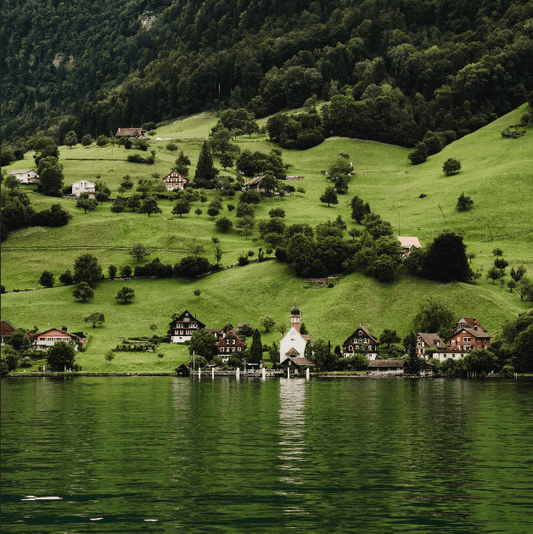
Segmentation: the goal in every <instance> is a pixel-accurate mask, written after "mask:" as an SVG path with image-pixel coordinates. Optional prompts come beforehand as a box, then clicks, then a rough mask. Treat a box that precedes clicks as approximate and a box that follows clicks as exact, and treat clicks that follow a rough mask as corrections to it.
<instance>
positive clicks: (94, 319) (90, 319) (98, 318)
mask: <svg viewBox="0 0 533 534" xmlns="http://www.w3.org/2000/svg"><path fill="white" fill-rule="evenodd" d="M83 320H84V321H85V322H86V323H91V324H92V325H93V328H96V325H98V326H100V325H102V324H104V323H105V317H104V314H103V313H102V312H92V313H91V314H90V315H86V316H85V317H84V318H83Z"/></svg>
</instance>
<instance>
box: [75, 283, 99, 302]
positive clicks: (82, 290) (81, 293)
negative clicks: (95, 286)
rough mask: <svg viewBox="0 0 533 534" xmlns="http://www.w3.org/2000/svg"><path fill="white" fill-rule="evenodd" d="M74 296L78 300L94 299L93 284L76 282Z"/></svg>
mask: <svg viewBox="0 0 533 534" xmlns="http://www.w3.org/2000/svg"><path fill="white" fill-rule="evenodd" d="M72 296H73V297H74V298H75V299H76V300H81V301H82V302H86V301H87V300H92V299H93V298H94V291H93V290H92V289H91V286H90V285H89V284H88V283H87V282H80V283H78V284H76V287H75V288H74V291H73V292H72Z"/></svg>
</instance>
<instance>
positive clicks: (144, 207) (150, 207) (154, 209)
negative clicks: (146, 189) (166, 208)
mask: <svg viewBox="0 0 533 534" xmlns="http://www.w3.org/2000/svg"><path fill="white" fill-rule="evenodd" d="M138 213H147V214H148V217H150V215H151V214H152V213H162V211H161V208H160V207H159V206H158V204H157V199H156V198H155V197H148V198H145V199H144V200H143V201H142V204H141V207H140V208H139V210H138Z"/></svg>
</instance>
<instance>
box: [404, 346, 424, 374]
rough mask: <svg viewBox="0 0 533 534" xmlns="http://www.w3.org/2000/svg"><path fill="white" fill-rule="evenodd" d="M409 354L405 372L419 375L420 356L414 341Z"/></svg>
mask: <svg viewBox="0 0 533 534" xmlns="http://www.w3.org/2000/svg"><path fill="white" fill-rule="evenodd" d="M408 354H409V355H408V356H407V360H405V366H404V373H405V374H406V375H417V374H418V373H419V372H420V365H421V362H420V358H419V357H418V356H417V354H416V345H415V344H414V343H413V344H411V346H410V347H409V353H408Z"/></svg>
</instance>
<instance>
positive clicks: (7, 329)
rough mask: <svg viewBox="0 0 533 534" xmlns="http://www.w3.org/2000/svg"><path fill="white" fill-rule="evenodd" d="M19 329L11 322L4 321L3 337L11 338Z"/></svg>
mask: <svg viewBox="0 0 533 534" xmlns="http://www.w3.org/2000/svg"><path fill="white" fill-rule="evenodd" d="M16 329H17V327H16V326H15V325H14V324H12V323H10V322H9V321H2V335H3V336H10V335H11V334H12V333H13V332H14V331H15V330H16Z"/></svg>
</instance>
